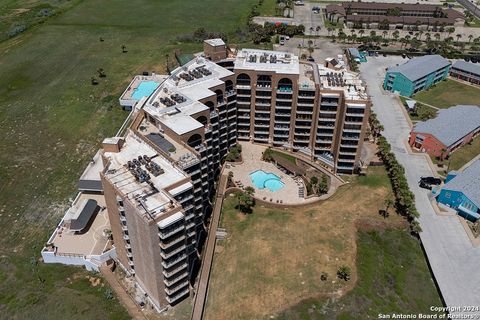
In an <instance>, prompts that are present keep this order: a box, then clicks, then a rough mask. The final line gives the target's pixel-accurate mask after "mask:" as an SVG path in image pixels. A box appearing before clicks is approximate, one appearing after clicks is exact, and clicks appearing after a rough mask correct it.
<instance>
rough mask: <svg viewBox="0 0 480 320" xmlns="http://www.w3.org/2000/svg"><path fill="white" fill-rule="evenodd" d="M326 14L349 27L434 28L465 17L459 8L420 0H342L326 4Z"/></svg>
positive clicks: (456, 23) (332, 19)
mask: <svg viewBox="0 0 480 320" xmlns="http://www.w3.org/2000/svg"><path fill="white" fill-rule="evenodd" d="M325 15H326V17H327V19H329V20H330V21H334V22H345V23H346V25H347V27H348V28H361V29H386V30H394V29H404V30H434V31H437V29H438V28H443V27H445V26H453V25H454V26H462V25H463V24H464V23H465V16H464V15H463V14H462V13H461V12H459V11H456V10H454V9H451V8H443V7H442V6H440V5H433V4H419V3H417V4H407V3H382V2H342V3H340V4H330V5H327V6H326V8H325ZM438 31H440V30H438Z"/></svg>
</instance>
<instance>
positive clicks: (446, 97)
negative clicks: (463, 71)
mask: <svg viewBox="0 0 480 320" xmlns="http://www.w3.org/2000/svg"><path fill="white" fill-rule="evenodd" d="M413 98H414V99H415V100H417V101H420V102H423V103H426V104H429V105H432V106H434V107H437V108H450V107H452V106H456V105H457V104H479V101H480V89H478V88H475V87H472V86H469V85H466V84H463V83H460V82H458V81H454V80H450V79H447V80H445V81H442V82H440V83H438V84H437V85H436V86H435V87H432V88H430V89H428V90H427V91H420V92H419V93H417V94H416V95H415V96H414V97H413Z"/></svg>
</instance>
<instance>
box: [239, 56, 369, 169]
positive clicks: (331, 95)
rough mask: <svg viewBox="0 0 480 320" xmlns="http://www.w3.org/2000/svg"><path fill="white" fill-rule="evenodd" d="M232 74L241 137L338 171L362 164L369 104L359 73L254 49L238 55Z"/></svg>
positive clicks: (240, 138)
mask: <svg viewBox="0 0 480 320" xmlns="http://www.w3.org/2000/svg"><path fill="white" fill-rule="evenodd" d="M234 72H235V75H236V89H237V110H238V116H237V132H238V139H239V140H251V141H253V142H255V143H261V144H267V145H272V146H276V147H283V148H286V149H289V150H291V151H295V152H301V153H303V154H304V155H306V156H309V157H311V159H312V160H319V161H321V162H322V163H324V164H326V165H328V166H329V167H331V168H332V169H333V170H335V172H340V173H353V172H354V170H355V169H356V168H358V167H359V165H360V149H361V146H362V142H363V139H364V137H365V130H364V128H365V127H366V122H367V118H368V114H369V108H370V102H369V100H368V96H367V94H366V92H365V88H364V87H363V85H362V82H361V81H360V79H358V77H357V76H356V75H355V74H352V73H348V72H346V71H345V70H343V71H342V70H340V71H338V70H332V69H329V68H325V67H319V66H317V65H316V64H314V63H309V62H300V61H299V60H298V57H297V56H294V55H291V54H289V53H285V52H277V51H265V50H251V49H243V50H242V51H240V52H239V53H238V54H237V57H236V60H235V63H234Z"/></svg>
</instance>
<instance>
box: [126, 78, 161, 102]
mask: <svg viewBox="0 0 480 320" xmlns="http://www.w3.org/2000/svg"><path fill="white" fill-rule="evenodd" d="M167 77H168V76H166V75H159V74H155V75H153V74H152V75H148V76H142V75H138V76H135V77H134V78H133V80H132V81H131V82H130V84H129V85H128V87H127V88H126V89H125V91H124V92H123V94H122V96H121V97H120V100H132V99H133V100H137V99H134V98H133V97H132V95H133V93H134V92H135V89H137V88H138V86H139V85H140V84H141V83H142V82H146V81H153V82H156V83H158V84H159V85H160V84H161V83H162V82H163V81H164V80H165V79H166V78H167Z"/></svg>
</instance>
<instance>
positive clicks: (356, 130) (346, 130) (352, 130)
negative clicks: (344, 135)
mask: <svg viewBox="0 0 480 320" xmlns="http://www.w3.org/2000/svg"><path fill="white" fill-rule="evenodd" d="M343 132H350V133H361V132H362V130H360V129H346V128H344V129H343Z"/></svg>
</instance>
